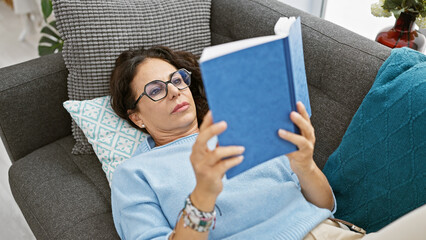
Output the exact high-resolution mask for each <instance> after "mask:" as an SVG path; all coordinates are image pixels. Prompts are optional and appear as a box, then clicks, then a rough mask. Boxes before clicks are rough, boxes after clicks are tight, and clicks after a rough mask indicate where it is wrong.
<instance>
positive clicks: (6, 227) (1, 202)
mask: <svg viewBox="0 0 426 240" xmlns="http://www.w3.org/2000/svg"><path fill="white" fill-rule="evenodd" d="M22 26H23V23H22V19H21V18H20V17H19V16H16V15H15V14H14V13H13V11H12V9H10V8H9V7H8V6H7V5H6V4H5V3H4V2H3V1H0V67H5V66H9V65H13V64H16V63H19V62H23V61H27V60H30V59H32V58H36V57H37V56H38V54H37V44H38V38H39V36H38V34H32V35H28V37H27V39H26V41H24V42H20V41H17V39H18V38H19V35H20V33H21V31H22V29H23V27H22ZM38 31H39V30H38ZM10 166H11V162H10V159H9V157H8V155H7V153H6V150H5V148H4V145H3V142H2V141H1V139H0V239H2V240H3V239H5V240H6V239H7V240H9V239H10V240H21V239H22V240H24V239H25V240H27V239H35V237H34V235H33V233H32V232H31V230H30V228H29V227H28V225H27V223H26V221H25V219H24V217H23V215H22V213H21V210H20V209H19V207H18V205H17V204H16V203H15V200H14V199H13V196H12V193H11V191H10V187H9V180H8V170H9V167H10Z"/></svg>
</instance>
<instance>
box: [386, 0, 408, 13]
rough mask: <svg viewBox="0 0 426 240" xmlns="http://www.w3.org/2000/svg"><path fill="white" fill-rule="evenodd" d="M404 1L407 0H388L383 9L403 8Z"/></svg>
mask: <svg viewBox="0 0 426 240" xmlns="http://www.w3.org/2000/svg"><path fill="white" fill-rule="evenodd" d="M403 1H405V0H386V1H385V3H384V4H383V9H385V10H388V11H392V10H397V9H401V6H402V4H403Z"/></svg>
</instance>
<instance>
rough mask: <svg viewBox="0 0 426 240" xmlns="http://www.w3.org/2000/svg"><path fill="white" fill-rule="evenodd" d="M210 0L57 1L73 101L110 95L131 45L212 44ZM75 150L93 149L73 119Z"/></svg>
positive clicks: (196, 49)
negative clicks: (118, 67)
mask: <svg viewBox="0 0 426 240" xmlns="http://www.w3.org/2000/svg"><path fill="white" fill-rule="evenodd" d="M210 5H211V3H210V0H185V1H181V0H157V1H149V0H111V1H103V0H90V1H85V2H81V1H75V0H54V1H53V9H54V14H55V17H56V19H57V26H58V31H59V33H60V34H61V37H62V38H63V40H64V47H63V56H64V60H65V64H66V66H67V68H68V70H69V75H68V96H69V99H70V100H87V99H92V98H95V97H101V96H105V95H108V94H109V77H110V74H111V70H112V69H113V66H114V62H115V59H116V58H117V57H118V55H119V54H120V53H121V52H123V51H124V50H128V49H129V48H139V47H150V46H153V45H165V46H168V47H170V48H172V49H176V50H185V51H189V52H192V53H194V54H196V55H199V54H201V51H202V49H203V48H204V47H206V46H209V45H210ZM72 131H73V134H74V137H75V138H76V141H77V142H76V145H75V147H74V148H73V153H75V154H84V153H92V152H93V151H92V147H91V145H90V144H89V143H88V142H87V139H86V138H85V137H84V134H83V133H82V132H81V130H80V129H79V128H78V126H77V125H76V124H75V122H73V123H72Z"/></svg>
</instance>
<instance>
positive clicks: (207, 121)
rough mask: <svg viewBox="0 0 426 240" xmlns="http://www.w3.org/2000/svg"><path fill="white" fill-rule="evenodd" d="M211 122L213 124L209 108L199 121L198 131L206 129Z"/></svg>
mask: <svg viewBox="0 0 426 240" xmlns="http://www.w3.org/2000/svg"><path fill="white" fill-rule="evenodd" d="M212 124H213V116H212V111H211V110H209V111H208V112H207V113H206V115H205V116H204V118H203V122H202V123H201V126H200V131H203V130H204V129H206V128H207V127H209V126H210V125H212Z"/></svg>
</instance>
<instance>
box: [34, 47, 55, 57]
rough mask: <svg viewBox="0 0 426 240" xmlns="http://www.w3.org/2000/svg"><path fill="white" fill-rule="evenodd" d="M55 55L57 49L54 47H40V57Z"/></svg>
mask: <svg viewBox="0 0 426 240" xmlns="http://www.w3.org/2000/svg"><path fill="white" fill-rule="evenodd" d="M52 53H55V48H53V47H47V46H38V55H39V56H45V55H49V54H52Z"/></svg>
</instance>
